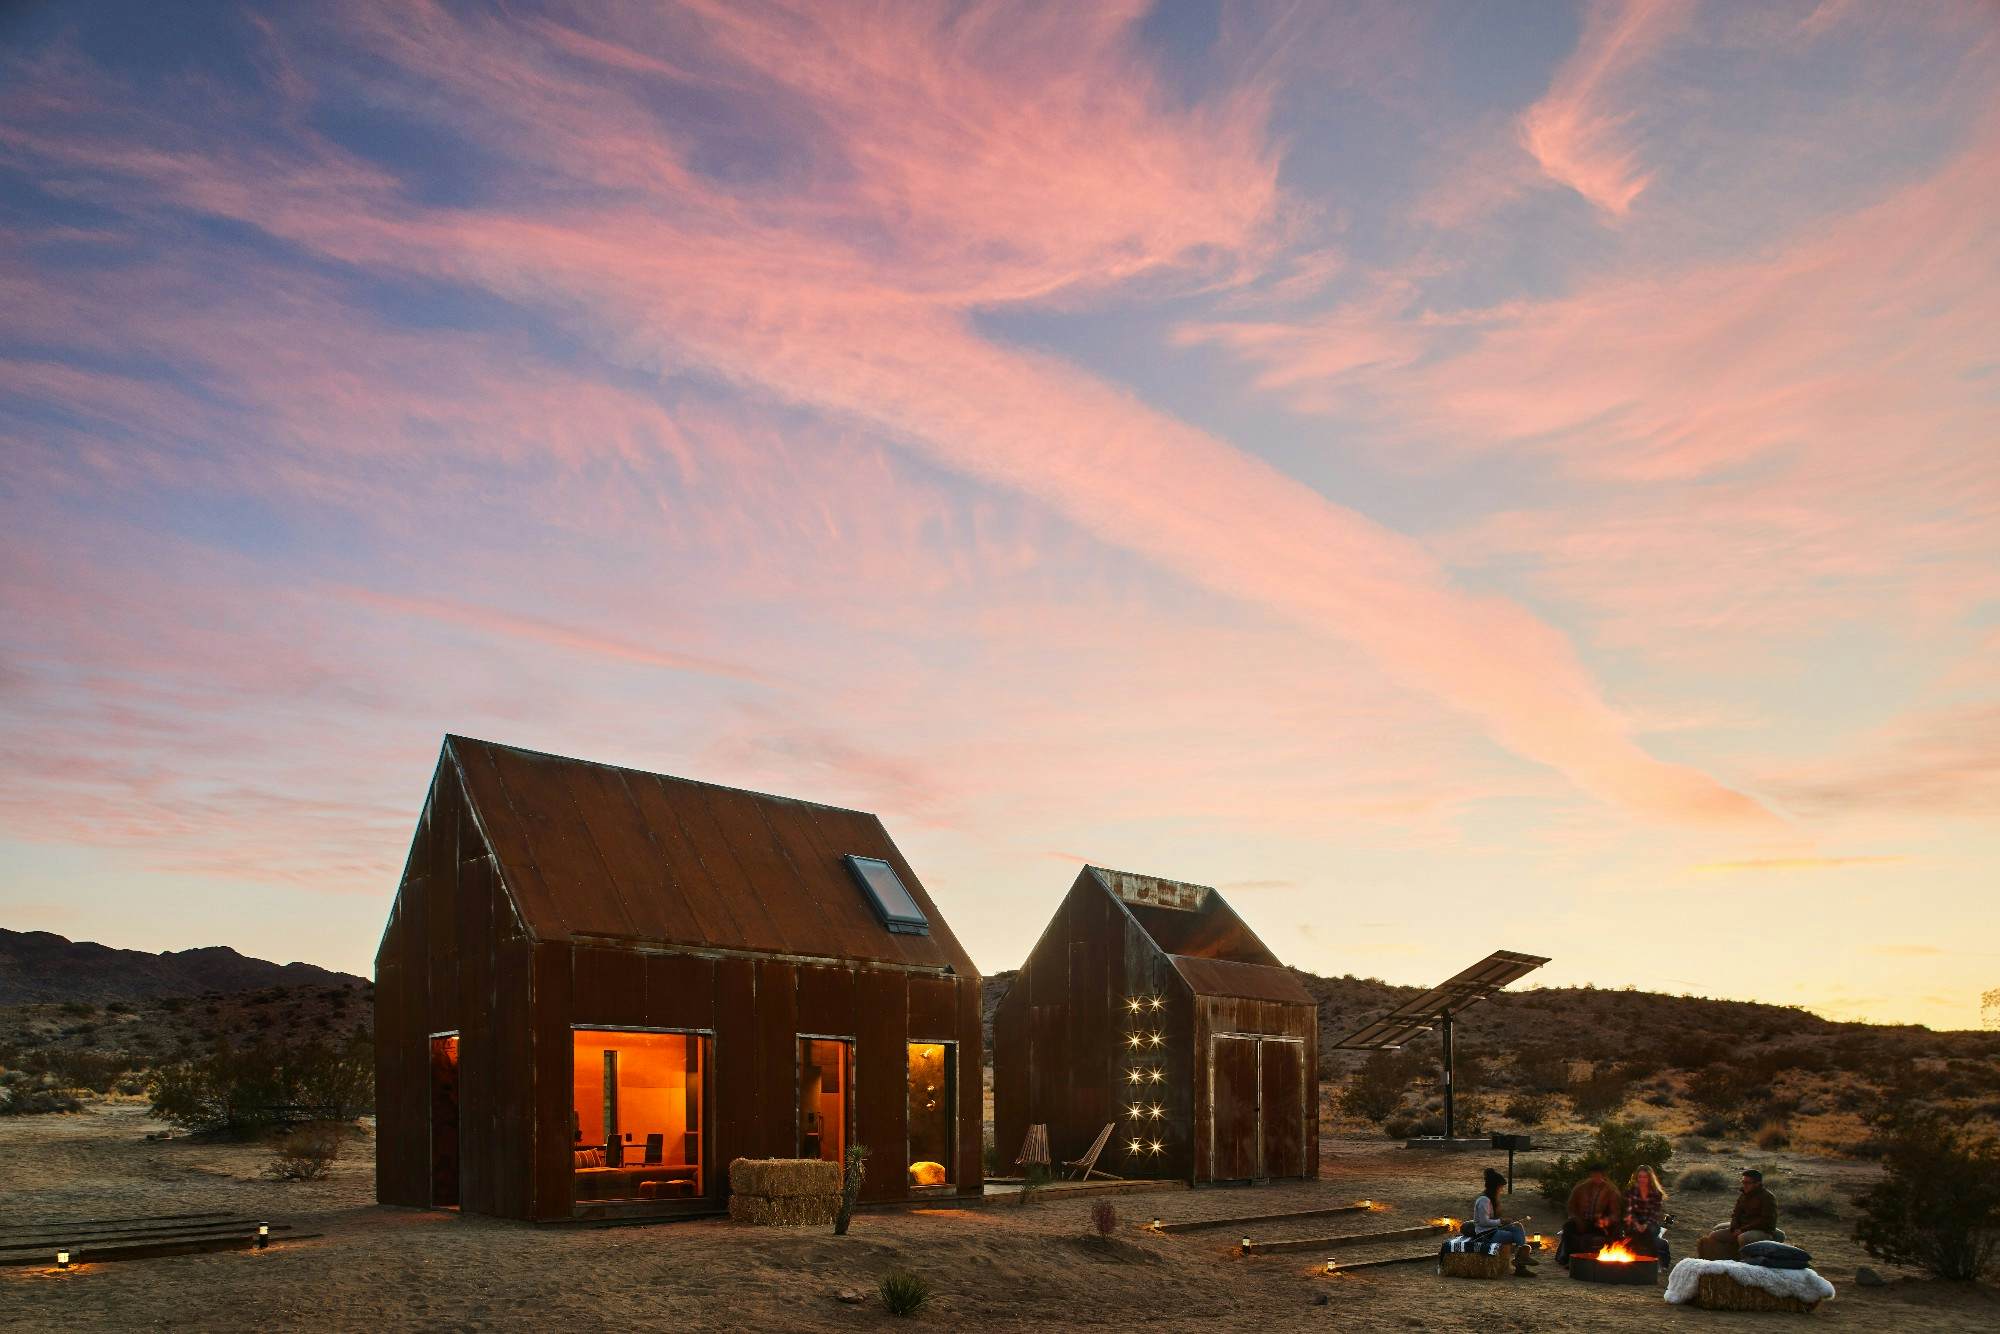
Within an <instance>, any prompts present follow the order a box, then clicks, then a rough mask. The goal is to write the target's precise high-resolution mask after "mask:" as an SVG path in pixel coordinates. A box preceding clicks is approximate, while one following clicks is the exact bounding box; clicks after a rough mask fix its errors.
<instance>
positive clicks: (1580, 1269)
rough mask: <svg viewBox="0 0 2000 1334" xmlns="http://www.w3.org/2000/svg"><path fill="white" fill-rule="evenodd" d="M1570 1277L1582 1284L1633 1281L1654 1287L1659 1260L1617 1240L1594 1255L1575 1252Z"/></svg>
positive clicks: (1657, 1274) (1657, 1279)
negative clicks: (1641, 1253) (1576, 1253)
mask: <svg viewBox="0 0 2000 1334" xmlns="http://www.w3.org/2000/svg"><path fill="white" fill-rule="evenodd" d="M1569 1276H1570V1277H1571V1278H1573V1279H1576V1280H1577V1281H1578V1282H1580V1283H1633V1284H1643V1285H1645V1286H1646V1287H1651V1286H1653V1285H1654V1284H1655V1283H1658V1282H1659V1281H1660V1262H1659V1261H1658V1260H1656V1259H1654V1258H1653V1257H1652V1256H1650V1255H1640V1254H1639V1253H1638V1252H1636V1251H1634V1250H1633V1249H1632V1248H1631V1247H1629V1246H1627V1245H1626V1244H1625V1243H1624V1242H1622V1241H1614V1242H1612V1243H1611V1244H1610V1245H1609V1246H1606V1247H1605V1248H1603V1249H1602V1250H1600V1251H1598V1252H1597V1254H1595V1255H1572V1256H1570V1258H1569Z"/></svg>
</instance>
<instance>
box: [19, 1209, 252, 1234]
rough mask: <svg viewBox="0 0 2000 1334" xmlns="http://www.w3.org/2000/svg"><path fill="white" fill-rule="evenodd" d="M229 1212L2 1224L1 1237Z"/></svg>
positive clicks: (223, 1215)
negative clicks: (52, 1229) (13, 1234)
mask: <svg viewBox="0 0 2000 1334" xmlns="http://www.w3.org/2000/svg"><path fill="white" fill-rule="evenodd" d="M227 1217H229V1213H228V1211H227V1210H220V1209H211V1210H209V1211H208V1212H206V1213H199V1214H135V1215H133V1216H132V1217H130V1218H50V1219H30V1220H28V1221H27V1222H24V1223H0V1236H5V1235H6V1234H7V1233H9V1232H45V1231H47V1230H49V1229H50V1228H75V1227H123V1226H125V1225H127V1224H129V1223H184V1222H186V1221H187V1220H189V1219H191V1218H227Z"/></svg>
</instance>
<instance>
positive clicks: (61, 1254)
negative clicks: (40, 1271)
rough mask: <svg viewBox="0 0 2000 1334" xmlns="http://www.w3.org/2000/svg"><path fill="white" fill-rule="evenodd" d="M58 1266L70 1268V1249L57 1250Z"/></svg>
mask: <svg viewBox="0 0 2000 1334" xmlns="http://www.w3.org/2000/svg"><path fill="white" fill-rule="evenodd" d="M56 1268H58V1269H67V1268H69V1252H68V1251H57V1252H56Z"/></svg>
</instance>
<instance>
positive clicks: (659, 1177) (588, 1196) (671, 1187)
mask: <svg viewBox="0 0 2000 1334" xmlns="http://www.w3.org/2000/svg"><path fill="white" fill-rule="evenodd" d="M571 1042H572V1047H573V1054H574V1058H575V1070H574V1075H573V1080H572V1082H573V1085H574V1089H573V1098H572V1103H571V1114H570V1115H571V1121H570V1125H571V1139H572V1141H573V1143H572V1145H571V1153H572V1158H573V1160H574V1161H573V1168H574V1171H575V1174H576V1198H577V1200H578V1202H584V1201H591V1200H673V1199H692V1198H694V1197H697V1196H701V1195H705V1194H707V1193H708V1190H707V1188H708V1179H707V1173H706V1171H705V1166H706V1164H705V1162H704V1155H703V1148H704V1140H705V1134H706V1130H707V1117H706V1114H705V1111H704V1105H705V1104H704V1101H703V1092H704V1089H705V1087H706V1084H707V1076H708V1064H709V1048H710V1039H708V1038H706V1037H702V1036H700V1035H698V1034H692V1033H626V1032H616V1031H612V1030H608V1029H582V1028H580V1029H576V1030H574V1032H573V1033H572V1035H571Z"/></svg>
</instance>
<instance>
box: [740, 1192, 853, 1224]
mask: <svg viewBox="0 0 2000 1334" xmlns="http://www.w3.org/2000/svg"><path fill="white" fill-rule="evenodd" d="M839 1212H840V1196H839V1195H837V1194H836V1195H777V1196H772V1195H748V1194H744V1193H743V1192H740V1191H739V1192H737V1193H735V1194H733V1195H731V1196H730V1197H729V1217H730V1221H732V1222H736V1223H747V1224H749V1225H751V1226H752V1227H817V1226H823V1225H831V1224H832V1222H833V1217H834V1215H835V1214H837V1213H839Z"/></svg>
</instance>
